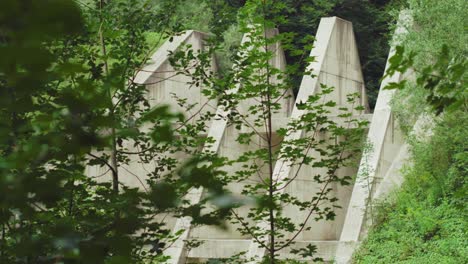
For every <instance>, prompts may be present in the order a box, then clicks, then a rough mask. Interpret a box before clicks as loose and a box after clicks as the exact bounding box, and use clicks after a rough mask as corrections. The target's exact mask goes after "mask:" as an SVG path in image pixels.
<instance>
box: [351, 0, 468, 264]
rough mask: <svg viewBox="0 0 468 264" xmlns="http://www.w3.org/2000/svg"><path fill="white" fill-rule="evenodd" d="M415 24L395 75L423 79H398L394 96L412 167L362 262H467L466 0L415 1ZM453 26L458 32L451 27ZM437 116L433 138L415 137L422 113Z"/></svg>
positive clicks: (395, 60)
mask: <svg viewBox="0 0 468 264" xmlns="http://www.w3.org/2000/svg"><path fill="white" fill-rule="evenodd" d="M408 6H409V7H410V8H411V12H412V14H413V19H414V22H415V24H416V27H417V30H413V29H410V30H409V33H408V34H407V36H405V38H404V40H403V46H401V47H397V50H396V54H395V56H393V57H392V58H391V59H390V62H391V65H390V67H389V69H388V71H387V73H386V75H387V76H389V75H392V74H393V73H395V72H397V71H398V72H403V73H405V72H407V73H411V72H413V73H414V75H415V76H416V80H415V82H414V83H413V82H411V81H406V82H400V83H391V84H390V85H389V86H388V87H387V89H399V90H398V93H397V95H396V97H395V98H393V100H392V101H393V102H392V111H394V112H395V114H396V116H397V119H398V121H399V123H400V124H403V127H402V128H403V129H402V130H403V132H404V133H405V134H406V135H407V137H408V138H407V139H408V140H409V143H410V145H411V152H412V160H413V162H412V165H411V166H410V167H409V168H407V169H406V170H405V171H404V175H405V182H404V184H403V186H402V188H401V190H399V191H398V192H396V193H395V194H394V196H393V197H391V198H390V199H389V200H387V201H386V202H384V203H383V204H381V205H380V206H379V210H378V213H379V220H378V222H377V224H376V225H375V226H374V227H373V229H372V230H371V232H370V234H369V237H368V239H367V240H366V241H365V242H364V243H363V245H362V246H361V248H360V249H359V251H358V252H357V254H356V256H355V258H354V261H355V262H356V263H388V262H398V263H433V262H437V263H463V262H465V260H466V258H467V253H468V252H467V250H466V248H467V243H468V242H467V240H466V232H467V224H466V218H467V210H466V195H467V185H466V175H467V171H466V168H467V165H466V163H467V155H466V153H467V146H466V138H467V136H468V135H467V132H466V126H467V115H466V111H467V108H466V45H465V43H466V34H465V33H464V30H465V29H464V26H463V23H460V21H463V19H464V13H463V12H462V11H461V10H460V8H463V7H465V8H466V1H458V0H451V1H444V2H442V1H426V2H424V3H423V2H421V1H412V0H409V1H408ZM448 29H450V30H448ZM421 115H426V116H430V117H431V118H433V120H434V121H433V123H434V124H433V128H432V133H431V134H432V135H431V136H430V138H429V139H423V138H417V137H414V136H409V135H410V131H411V130H412V128H413V125H414V123H415V121H416V120H417V118H419V117H421Z"/></svg>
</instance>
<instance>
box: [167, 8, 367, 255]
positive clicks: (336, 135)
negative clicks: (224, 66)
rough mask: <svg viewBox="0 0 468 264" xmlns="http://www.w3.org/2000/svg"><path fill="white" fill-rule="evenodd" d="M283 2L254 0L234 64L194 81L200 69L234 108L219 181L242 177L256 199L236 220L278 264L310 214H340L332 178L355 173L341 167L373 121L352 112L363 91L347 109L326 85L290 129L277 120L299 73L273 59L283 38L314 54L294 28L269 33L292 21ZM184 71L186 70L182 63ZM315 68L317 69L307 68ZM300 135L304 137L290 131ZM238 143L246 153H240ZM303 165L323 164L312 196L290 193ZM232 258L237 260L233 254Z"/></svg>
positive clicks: (242, 23)
mask: <svg viewBox="0 0 468 264" xmlns="http://www.w3.org/2000/svg"><path fill="white" fill-rule="evenodd" d="M283 8H284V5H283V4H281V3H278V2H275V1H248V2H247V3H246V4H245V6H244V7H243V8H242V9H241V12H240V15H239V16H240V20H239V28H240V30H241V32H243V33H244V34H246V37H245V38H244V41H243V43H242V44H241V45H240V47H239V50H238V53H237V55H235V56H234V58H233V61H234V65H233V70H232V71H230V72H227V73H226V74H225V75H223V76H221V77H220V76H216V75H210V74H205V73H204V71H202V70H200V71H198V70H196V71H195V73H192V76H193V79H197V78H200V75H201V76H208V77H209V78H204V81H206V82H208V84H207V85H206V86H207V87H209V88H208V90H209V91H210V92H211V93H214V94H216V95H217V97H218V98H219V101H218V105H220V106H222V109H223V111H224V112H226V113H227V114H226V115H222V116H218V118H226V120H227V122H228V126H229V128H228V129H230V130H229V131H230V132H229V134H230V135H231V136H232V135H235V137H236V139H235V141H229V142H228V143H227V144H232V145H231V147H230V150H231V152H230V153H229V155H226V156H224V160H225V161H224V164H225V167H227V168H228V169H226V173H225V174H223V175H221V178H220V180H221V181H224V182H226V184H228V185H229V184H237V183H239V185H241V186H243V187H242V190H241V191H240V194H242V195H244V196H247V197H248V198H254V199H255V200H256V201H257V205H255V206H251V207H247V208H246V207H245V206H241V205H239V207H238V208H236V209H233V210H231V213H232V214H231V216H230V221H231V224H233V225H235V226H236V227H237V230H238V232H240V233H241V234H243V235H248V236H250V237H251V238H252V239H254V240H255V241H256V242H257V244H258V246H259V248H261V249H263V250H265V251H267V254H266V256H265V258H264V259H263V260H264V261H266V262H268V263H279V260H278V254H279V251H280V250H282V249H289V248H290V246H291V245H292V244H293V243H294V240H295V238H296V237H297V236H298V234H300V233H301V232H303V231H304V230H306V229H308V228H310V227H306V223H307V222H309V219H312V218H314V219H315V220H320V219H326V220H333V218H334V208H336V207H337V206H338V205H337V204H336V202H337V201H338V200H337V198H336V197H334V196H333V195H332V192H331V188H330V184H332V183H337V184H343V185H346V184H350V183H351V181H352V177H351V176H352V175H339V174H338V173H337V171H338V169H339V168H341V167H343V166H349V164H350V161H351V160H352V157H353V156H356V154H357V153H359V144H360V142H361V137H362V135H363V134H362V133H363V127H364V126H365V123H366V122H363V121H360V120H356V119H353V118H352V111H362V110H363V107H362V106H360V105H358V104H357V103H356V99H357V95H356V94H352V95H350V96H349V98H348V100H349V101H348V102H347V106H348V107H343V108H340V109H337V108H338V107H337V103H336V102H333V101H329V100H326V99H325V96H326V95H327V94H329V93H331V92H332V90H333V89H332V88H330V87H326V86H322V87H321V92H320V93H317V94H315V95H313V96H311V97H309V98H308V100H307V101H305V102H302V103H299V104H298V105H297V107H298V108H299V109H300V110H302V111H303V112H304V114H303V115H300V116H299V117H297V119H293V120H292V121H291V122H288V124H287V125H286V126H283V127H278V125H277V124H275V123H274V122H277V120H278V119H276V118H277V117H279V116H280V115H282V114H284V113H285V112H286V113H287V112H288V111H289V110H288V109H285V105H286V104H285V102H286V101H288V100H290V99H291V97H292V96H293V94H292V91H291V84H292V82H293V80H292V76H297V74H300V73H299V72H300V67H298V65H289V66H288V67H286V68H285V69H282V68H280V67H279V66H278V65H274V64H273V65H272V64H271V61H272V60H273V56H274V55H275V53H276V48H277V46H276V44H277V43H281V44H282V45H283V47H286V48H289V49H290V50H289V51H290V52H292V53H295V54H304V55H305V54H306V53H307V52H308V51H307V50H297V49H295V48H294V46H293V45H291V43H290V41H291V39H292V37H291V36H292V34H291V33H290V32H284V33H281V34H278V35H271V34H270V33H269V32H271V30H270V29H271V28H274V26H275V25H277V24H278V21H284V20H285V19H286V18H285V17H283V16H279V15H277V14H278V13H279V12H278V10H281V9H283ZM271 14H275V16H272V15H271ZM309 40H310V38H309ZM215 49H216V47H214V49H213V50H215ZM213 50H211V51H213ZM185 53H187V54H192V53H191V52H185ZM183 54H184V52H181V53H180V54H179V55H178V57H176V59H179V60H181V61H183V60H184V59H183V58H184V56H183ZM305 57H307V56H305ZM311 59H313V58H309V59H307V61H309V62H310V60H311ZM179 72H181V73H186V72H187V71H185V69H184V68H183V67H180V68H179ZM294 74H296V75H294ZM310 74H311V72H310V71H306V72H305V73H302V75H310ZM332 111H337V112H338V117H339V118H341V119H342V121H343V120H344V122H343V123H344V125H343V124H340V122H338V121H334V120H332V118H331V117H330V114H331V113H332ZM298 133H300V134H302V135H304V137H300V138H294V137H291V135H294V134H298ZM318 134H322V135H323V138H322V139H319V138H318V137H317V135H318ZM238 149H242V150H243V151H241V153H237V152H238ZM311 153H320V155H321V157H320V158H317V156H313V155H311ZM279 163H284V164H288V165H287V166H294V167H295V168H297V172H296V173H293V174H292V175H289V176H286V177H283V176H281V175H280V173H279V172H278V171H275V165H278V164H279ZM304 167H315V168H323V169H324V170H323V173H320V174H318V175H315V177H313V178H314V180H315V181H316V183H317V184H319V185H320V187H321V188H320V190H319V191H318V192H317V193H314V194H312V195H311V197H309V198H310V199H307V200H303V199H301V198H300V197H297V196H296V195H295V194H293V193H289V192H285V191H284V190H285V189H286V188H287V187H288V186H289V185H290V184H291V183H293V182H294V180H295V179H296V177H297V175H298V173H299V171H300V169H301V168H304ZM324 204H327V205H325V206H323V205H324ZM285 207H293V208H295V209H296V210H299V211H306V212H307V213H308V217H307V218H306V219H305V220H304V222H301V221H299V222H298V221H297V219H293V217H292V216H291V215H286V214H284V213H283V212H284V208H285ZM258 223H261V224H260V225H259V224H258ZM315 250H316V249H315V248H314V247H313V246H312V245H310V246H308V247H307V248H304V249H302V250H293V253H296V254H299V255H301V256H303V257H312V255H313V254H314V253H315ZM241 259H242V258H241ZM241 259H238V260H237V261H241ZM228 261H231V263H232V261H234V260H233V259H230V260H228Z"/></svg>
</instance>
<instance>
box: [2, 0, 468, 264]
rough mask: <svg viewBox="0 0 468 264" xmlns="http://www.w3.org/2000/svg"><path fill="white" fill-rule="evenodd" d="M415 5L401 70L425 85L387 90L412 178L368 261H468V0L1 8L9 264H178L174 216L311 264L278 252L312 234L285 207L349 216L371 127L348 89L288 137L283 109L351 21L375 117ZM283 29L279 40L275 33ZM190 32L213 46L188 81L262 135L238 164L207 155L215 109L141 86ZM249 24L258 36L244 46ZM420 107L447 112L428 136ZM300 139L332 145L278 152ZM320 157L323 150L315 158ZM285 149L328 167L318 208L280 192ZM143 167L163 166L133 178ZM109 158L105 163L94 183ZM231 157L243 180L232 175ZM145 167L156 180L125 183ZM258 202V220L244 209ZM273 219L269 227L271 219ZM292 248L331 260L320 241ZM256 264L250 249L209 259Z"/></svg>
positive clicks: (48, 3) (384, 209)
mask: <svg viewBox="0 0 468 264" xmlns="http://www.w3.org/2000/svg"><path fill="white" fill-rule="evenodd" d="M403 9H408V10H409V12H410V13H411V16H412V19H413V20H414V24H415V26H414V27H412V28H411V29H410V30H409V32H408V34H407V35H406V36H404V37H403V38H402V39H399V40H398V42H399V43H400V44H399V46H398V48H397V49H396V51H397V52H396V54H395V55H394V57H392V59H390V62H391V66H390V67H389V71H390V72H392V71H393V72H396V71H399V72H412V73H413V74H414V76H415V78H414V80H411V81H408V82H406V81H405V82H401V83H393V84H391V85H390V87H387V89H396V90H397V93H396V96H395V97H394V98H393V99H392V105H391V107H392V112H393V114H394V115H395V118H396V120H397V125H398V126H399V127H400V129H401V131H402V132H403V134H404V137H405V140H406V142H407V144H408V146H409V149H410V152H411V162H410V163H408V164H407V165H406V166H405V169H404V171H403V175H404V182H403V185H402V186H401V188H400V189H398V190H396V191H395V192H393V193H391V194H390V196H389V197H388V198H386V199H385V200H383V201H378V202H375V203H374V204H373V205H372V206H373V208H375V214H374V215H373V216H372V218H373V219H372V220H373V225H372V226H371V228H370V230H369V233H368V235H367V238H366V239H365V240H364V241H363V242H362V243H361V245H360V247H359V249H358V250H357V251H356V253H355V255H354V257H353V262H354V263H393V262H396V263H464V262H466V259H468V240H467V238H466V234H467V228H468V225H467V217H468V215H467V213H468V212H467V208H466V202H467V201H466V199H467V187H466V186H467V185H466V178H465V177H466V176H467V169H468V156H467V149H468V148H467V145H466V144H467V143H466V142H468V140H467V138H468V135H467V130H466V127H468V120H467V114H466V113H467V110H468V104H467V95H468V89H467V85H466V79H467V74H466V69H467V60H466V57H467V55H468V54H467V50H468V49H467V43H468V39H467V34H466V19H465V13H466V11H465V10H468V3H467V2H466V1H464V0H447V1H438V0H424V1H421V0H283V1H276V0H145V1H142V0H41V1H40V0H2V1H0V263H27V264H32V263H106V264H107V263H109V264H111V263H112V264H124V263H166V262H167V261H170V259H169V257H168V256H167V255H165V254H164V252H165V249H167V247H169V246H170V245H172V244H174V243H176V241H177V238H178V236H180V235H182V233H183V230H182V231H181V232H176V233H173V232H171V228H172V226H170V224H169V220H167V219H169V218H179V219H185V218H187V219H190V221H191V222H192V223H193V224H194V225H196V226H202V227H203V226H217V227H219V229H220V230H227V226H228V225H229V224H232V225H237V226H239V227H238V229H237V230H236V232H238V233H239V234H241V235H243V236H249V237H252V238H253V239H255V240H256V241H257V242H258V244H259V247H260V248H262V249H263V250H265V252H266V254H265V257H264V259H263V262H262V263H302V262H300V261H297V260H294V259H288V260H283V259H281V260H280V259H279V258H278V254H279V253H278V252H280V251H281V250H282V249H284V248H289V247H291V245H293V244H294V239H295V238H296V237H297V235H299V234H300V233H301V232H304V231H308V230H307V228H309V227H307V228H305V226H306V224H305V222H304V223H299V224H298V223H296V222H294V221H295V219H294V216H290V215H289V216H288V215H286V214H283V212H284V211H283V210H284V207H285V206H286V205H288V206H294V207H295V208H297V210H298V211H301V212H303V211H304V212H310V214H309V217H310V216H311V215H314V217H312V218H311V219H310V222H314V221H334V220H335V217H336V214H335V212H334V209H332V208H339V207H340V206H339V205H338V203H339V202H340V201H339V199H338V198H337V197H335V196H334V195H333V193H332V190H331V189H330V188H327V186H328V185H331V184H335V185H339V186H347V185H350V184H352V183H353V181H354V180H355V175H346V176H341V175H340V174H339V173H338V171H339V169H340V168H341V167H344V166H349V164H350V163H352V162H356V157H358V156H360V154H361V148H362V145H363V144H364V142H363V140H364V139H363V137H364V135H365V131H366V127H367V125H368V123H366V121H362V120H351V121H349V122H348V123H349V124H350V125H351V126H352V127H353V129H345V127H344V126H342V125H341V124H340V123H339V122H337V121H335V120H334V119H332V118H330V117H329V115H328V114H330V113H331V112H332V111H334V110H333V109H335V108H336V107H337V103H336V102H333V101H325V100H324V99H323V98H326V96H327V95H328V94H331V93H333V87H325V86H324V87H322V91H321V92H320V93H318V94H316V95H314V96H311V97H310V98H309V99H308V100H307V101H306V102H301V104H299V105H298V106H297V107H298V108H299V109H301V110H303V111H304V112H305V113H307V114H304V115H303V116H301V117H300V118H299V119H298V120H295V121H292V122H290V123H288V124H287V126H285V127H282V128H280V129H277V130H275V128H274V125H275V124H272V123H273V122H274V120H275V119H274V118H275V115H276V114H277V113H279V112H281V111H282V106H281V104H280V102H281V100H285V99H287V98H288V96H289V97H291V98H294V97H295V96H297V92H298V90H299V85H300V82H301V80H302V78H304V76H310V75H311V72H309V71H308V70H307V68H306V67H307V65H308V64H309V63H310V62H311V61H312V60H313V59H314V58H310V57H309V53H310V51H311V49H312V47H313V44H314V36H315V34H316V32H317V28H318V25H319V21H320V19H321V18H322V17H329V16H338V17H340V18H343V19H346V20H348V21H351V22H352V24H353V29H354V34H355V36H356V40H357V46H358V51H359V58H360V63H361V68H362V73H363V76H364V82H365V87H366V92H367V95H368V97H369V104H370V108H371V109H373V108H374V105H375V102H376V100H377V96H378V92H379V88H380V83H381V80H382V77H383V76H384V75H385V64H386V61H387V58H388V54H389V49H390V45H391V43H392V35H393V32H394V29H395V25H396V22H397V20H398V15H399V13H400V11H401V10H403ZM271 28H276V29H278V32H279V33H278V35H276V36H273V37H271V38H267V37H266V36H265V35H264V32H266V31H267V30H268V29H271ZM191 29H194V30H198V31H202V32H205V33H207V37H206V39H205V41H206V48H205V50H203V51H198V53H197V52H195V51H194V50H193V47H191V46H190V45H188V46H185V47H183V48H182V49H180V50H177V51H175V52H173V53H172V54H171V57H170V62H171V67H173V68H174V69H175V72H176V73H175V74H174V76H184V78H187V79H188V80H190V81H188V83H189V84H190V87H197V88H198V87H201V88H200V89H201V90H202V93H203V96H205V97H206V98H207V99H208V100H217V102H218V105H221V106H223V107H224V110H225V112H227V113H229V115H227V118H228V119H229V125H231V126H232V127H234V128H235V129H236V131H238V132H239V131H244V130H242V129H244V128H243V127H246V126H250V127H251V128H252V130H251V131H250V130H249V131H250V132H248V133H247V132H242V133H241V132H239V137H238V138H237V139H236V142H237V143H236V144H240V145H245V146H249V145H253V144H254V143H255V142H256V141H255V140H256V139H258V138H260V141H259V142H261V143H260V145H262V148H260V149H259V150H256V151H246V152H245V153H242V155H240V156H239V157H235V158H228V157H224V156H221V155H218V154H217V153H216V152H213V151H211V152H210V151H202V150H201V149H203V147H205V148H206V146H211V145H212V144H215V143H214V142H213V139H212V138H209V137H207V136H205V135H207V134H208V130H209V127H208V126H209V122H210V120H211V119H213V118H214V117H216V115H217V113H215V112H212V111H208V110H207V111H205V110H200V111H194V108H195V107H196V106H195V105H191V104H190V102H188V101H187V100H184V99H183V98H176V100H177V104H178V105H179V106H180V108H181V109H185V111H181V112H178V111H173V109H171V108H170V107H169V106H167V105H154V104H153V103H152V102H151V101H150V100H148V99H147V97H146V94H147V90H146V86H145V85H142V84H141V83H138V82H136V81H135V79H136V75H137V72H138V71H141V70H142V69H143V68H144V67H145V65H148V63H149V60H150V59H149V58H150V57H151V55H152V54H153V53H154V52H155V51H157V50H158V48H159V47H161V45H162V44H163V43H164V42H166V41H173V40H174V39H176V40H177V39H178V38H179V37H180V36H181V35H183V34H184V32H185V31H186V30H191ZM244 34H245V35H247V36H249V38H248V39H247V40H244V41H242V36H243V35H244ZM394 41H395V40H394ZM278 42H279V43H281V45H282V47H283V49H284V51H285V56H286V62H287V67H286V68H285V69H284V70H280V69H277V68H275V67H272V66H271V65H270V61H271V59H272V57H273V56H274V54H272V52H271V51H269V49H268V47H269V46H271V45H273V44H275V43H278ZM212 58H216V61H217V65H215V66H216V68H217V69H218V70H217V72H214V71H213V65H212V62H213V59H212ZM387 74H389V72H387ZM272 80H281V82H276V81H272ZM157 83H158V82H156V84H157ZM240 86H242V89H238V87H240ZM233 91H234V92H233ZM290 91H291V92H290ZM258 98H261V100H257V99H258ZM322 99H323V100H322ZM348 99H349V101H348V103H349V105H351V106H350V107H348V108H347V107H341V108H340V111H342V112H341V115H342V116H343V117H350V116H352V113H354V112H362V111H364V110H365V108H364V107H363V106H362V105H357V106H356V102H359V95H356V94H354V95H350V96H349V98H348ZM249 100H250V101H255V102H256V103H255V104H254V105H253V106H251V107H250V108H249V109H248V110H249V114H248V115H243V114H242V113H240V112H239V111H238V109H239V108H240V107H239V106H242V102H244V101H249ZM206 105H208V104H206ZM339 106H340V105H339ZM192 112H195V114H193V115H189V114H188V113H192ZM421 116H425V117H428V118H429V119H430V120H431V125H430V127H428V128H427V130H429V131H430V136H428V137H420V136H418V135H414V134H413V133H412V128H413V126H414V124H415V123H416V121H417V120H418V118H419V117H421ZM259 128H261V129H264V130H265V131H262V132H258V131H257V130H256V129H259ZM298 131H305V132H303V133H304V134H313V135H315V134H316V133H318V132H320V133H327V135H328V136H329V138H328V139H327V140H323V141H320V142H317V141H314V138H312V137H311V138H310V139H309V138H306V139H301V140H291V141H286V140H285V141H283V142H282V144H283V145H285V146H286V147H284V148H280V149H278V148H277V144H278V143H277V142H276V141H275V140H276V138H275V135H279V136H281V137H283V138H287V136H288V135H290V134H294V133H298ZM301 133H302V132H301ZM200 135H204V136H200ZM343 138H345V139H346V140H342V139H343ZM330 142H331V143H330ZM255 144H256V143H255ZM200 146H202V147H200ZM309 150H313V151H316V152H317V153H320V154H321V155H322V156H323V157H324V158H323V159H321V160H318V159H313V158H310V156H309V155H308V154H307V153H308V152H309ZM280 159H283V160H287V161H288V162H291V163H293V164H295V165H297V166H299V167H301V166H304V167H312V168H321V169H323V171H324V172H323V173H322V174H320V175H316V176H315V177H314V180H315V181H316V182H317V183H320V184H323V185H324V187H323V189H321V191H320V192H319V194H317V195H315V196H314V197H313V199H312V200H311V201H303V200H301V199H300V198H299V197H297V196H294V195H291V194H287V193H280V194H279V191H281V190H282V189H285V188H286V187H287V186H288V185H289V184H291V182H293V181H294V178H292V179H286V180H285V181H284V182H281V181H275V178H274V175H273V174H274V173H273V167H274V166H273V165H274V164H275V162H277V161H278V160H280ZM135 160H137V161H138V163H139V164H142V166H143V167H145V166H146V167H145V168H147V167H151V168H152V169H150V170H146V169H145V170H142V171H141V172H140V171H138V172H129V171H125V170H126V165H128V164H130V163H131V162H133V161H135ZM252 160H255V161H261V162H260V164H262V165H258V164H257V163H255V164H254V165H252V164H251V163H249V162H251V161H252ZM93 166H94V167H98V168H100V169H102V170H103V173H102V174H101V175H95V176H92V177H90V176H89V175H88V174H89V168H90V167H93ZM227 166H230V167H234V168H236V170H235V172H234V173H228V172H226V169H225V168H226V167H227ZM130 174H131V175H133V176H134V177H135V178H136V179H137V180H138V182H139V183H141V186H140V187H135V186H132V185H130V184H126V183H125V180H126V179H125V177H127V176H128V175H130ZM125 175H127V176H125ZM256 175H260V176H259V181H257V182H255V183H249V184H245V186H244V189H242V191H241V192H240V194H241V195H234V194H233V193H232V192H231V191H230V189H229V186H231V184H233V183H237V182H248V180H249V179H250V178H251V177H253V176H256ZM133 176H132V177H133ZM296 176H297V174H296ZM106 177H107V178H106ZM104 179H105V180H104ZM142 186H143V187H142ZM199 189H203V190H204V195H203V196H202V197H201V199H200V200H199V202H198V203H191V202H190V199H189V198H187V197H188V196H189V195H187V194H191V193H192V192H193V191H194V190H199ZM323 203H325V204H330V205H331V206H330V207H321V204H323ZM245 206H248V207H249V209H248V213H246V214H245V215H238V214H237V213H236V212H238V211H236V210H237V209H239V208H241V207H242V208H243V207H245ZM309 217H307V220H306V222H307V221H308V220H309ZM260 222H262V223H263V222H265V223H268V225H267V226H268V227H267V228H266V227H265V228H264V229H262V228H258V225H256V224H257V223H260ZM312 226H313V224H312ZM309 229H310V228H309ZM290 234H294V235H292V236H290ZM197 246H198V245H197V242H196V241H193V242H191V243H190V245H188V247H189V248H191V247H193V248H196V247H197ZM291 252H292V254H296V255H298V256H300V257H301V259H308V260H309V262H311V261H313V262H321V261H322V260H321V259H320V258H318V257H316V256H315V254H316V252H317V248H316V247H314V246H308V247H306V248H303V249H300V250H294V249H293V250H291ZM245 261H247V260H246V259H245V256H243V255H242V254H239V255H236V256H232V258H230V259H213V260H209V261H208V263H244V262H245ZM309 262H307V263H309Z"/></svg>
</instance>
